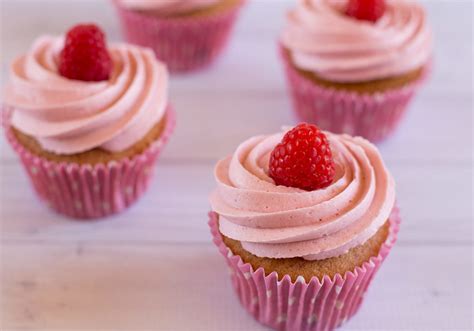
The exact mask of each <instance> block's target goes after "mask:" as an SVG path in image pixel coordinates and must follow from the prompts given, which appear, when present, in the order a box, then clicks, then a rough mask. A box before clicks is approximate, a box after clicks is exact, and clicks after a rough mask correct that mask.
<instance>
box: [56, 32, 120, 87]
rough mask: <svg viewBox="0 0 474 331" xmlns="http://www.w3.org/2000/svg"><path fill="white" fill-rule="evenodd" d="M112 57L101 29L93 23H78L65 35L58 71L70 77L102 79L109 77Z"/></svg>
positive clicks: (88, 79)
mask: <svg viewBox="0 0 474 331" xmlns="http://www.w3.org/2000/svg"><path fill="white" fill-rule="evenodd" d="M111 71H112V59H111V57H110V54H109V52H108V51H107V46H106V41H105V36H104V33H103V32H102V30H101V29H100V28H99V27H97V26H96V25H93V24H80V25H76V26H75V27H73V28H72V29H70V30H69V31H68V33H67V35H66V40H65V42H64V48H63V49H62V51H61V53H60V54H59V73H60V74H61V75H62V76H64V77H67V78H70V79H77V80H83V81H88V82H89V81H90V82H93V81H96V82H97V81H102V80H107V79H109V76H110V72H111Z"/></svg>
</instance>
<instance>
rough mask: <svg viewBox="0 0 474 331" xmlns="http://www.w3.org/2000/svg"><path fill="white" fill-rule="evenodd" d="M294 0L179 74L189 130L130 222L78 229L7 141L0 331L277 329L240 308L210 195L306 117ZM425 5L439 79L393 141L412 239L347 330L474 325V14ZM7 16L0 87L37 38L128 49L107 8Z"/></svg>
mask: <svg viewBox="0 0 474 331" xmlns="http://www.w3.org/2000/svg"><path fill="white" fill-rule="evenodd" d="M291 3H292V1H291V0H281V1H280V0H253V1H252V0H251V1H250V2H249V4H248V6H247V8H246V9H245V10H244V12H243V13H242V17H241V19H240V20H239V22H238V26H237V28H236V31H235V32H236V33H235V35H234V38H233V39H232V42H231V44H230V47H229V49H228V50H227V51H226V52H225V54H223V57H222V58H221V59H220V60H219V61H218V62H217V63H216V65H215V66H213V67H212V68H210V69H209V70H206V71H202V72H198V73H195V74H189V75H182V76H173V77H172V81H171V91H170V92H171V97H170V98H171V101H172V103H173V104H174V106H175V109H176V111H177V115H178V126H177V130H176V132H175V134H174V136H173V137H172V140H171V142H170V144H169V146H168V147H167V149H166V151H165V153H164V154H163V157H162V159H161V160H160V163H159V164H158V166H157V176H156V178H155V180H154V183H153V185H152V187H151V189H150V191H149V192H148V194H146V195H145V196H144V197H143V199H142V200H140V201H139V202H138V203H137V204H136V205H134V206H133V207H132V208H131V209H130V210H128V211H127V212H125V213H123V214H121V215H118V216H116V217H112V218H110V219H106V220H103V221H99V222H77V221H71V220H69V219H66V218H64V217H62V216H59V215H56V214H54V213H52V212H51V211H49V210H48V209H47V208H46V207H45V206H43V205H42V204H41V203H40V202H39V201H38V200H37V199H36V198H35V196H34V195H33V192H32V191H31V189H30V187H29V185H28V182H27V178H26V177H25V176H24V174H23V170H22V169H21V166H20V164H19V162H18V160H17V159H16V157H15V155H14V154H13V152H12V151H11V149H10V148H9V147H8V146H7V143H6V142H5V139H4V138H3V137H1V138H0V226H1V231H0V240H1V253H0V258H1V261H0V267H1V271H0V276H1V293H2V294H1V303H0V329H1V330H7V331H13V330H190V329H193V330H236V331H237V330H264V328H262V327H261V326H260V325H258V324H257V323H256V322H254V321H253V319H252V318H250V317H249V316H248V315H247V314H246V313H245V312H244V311H243V310H242V309H241V308H240V307H239V304H238V302H237V299H236V297H235V296H234V294H233V293H232V289H231V285H230V281H229V279H228V277H227V274H226V268H225V265H224V262H223V260H222V258H221V257H220V256H219V254H218V252H217V250H216V249H215V248H214V247H213V245H212V243H211V242H210V234H209V231H208V229H207V224H206V222H207V216H206V213H207V211H208V208H209V203H208V199H207V197H208V194H209V192H210V191H211V190H212V188H213V186H214V181H213V178H212V169H213V166H214V163H215V161H216V160H217V159H218V158H221V157H223V156H225V155H226V154H229V153H230V152H231V151H232V150H233V149H234V148H235V147H236V145H237V144H238V143H239V142H241V141H242V140H243V139H245V138H247V137H249V136H251V135H254V134H261V133H270V132H273V131H276V130H279V128H280V127H281V126H282V125H287V124H292V123H295V119H294V118H293V116H292V115H291V112H290V103H289V100H288V96H287V94H286V87H285V82H284V77H283V71H282V68H281V65H280V63H279V58H278V53H277V48H276V40H277V38H278V34H279V31H280V28H281V26H282V24H283V19H284V12H285V9H286V8H288V7H290V6H291ZM424 3H425V4H426V7H427V10H428V13H429V15H430V19H431V21H432V23H433V26H434V30H435V35H436V52H435V59H434V64H435V66H434V71H433V74H432V79H431V80H430V81H429V82H428V84H427V85H426V86H425V87H424V88H423V90H422V91H421V93H420V94H419V95H418V97H417V98H416V100H415V102H414V103H413V105H412V107H411V110H410V111H409V112H408V114H407V117H406V118H405V120H404V122H403V123H402V125H401V127H400V130H399V131H398V132H397V134H396V135H395V136H393V137H392V139H390V140H388V141H387V142H385V143H383V144H382V145H380V150H381V152H382V154H383V156H384V159H385V160H386V163H387V166H388V167H389V168H390V170H391V171H392V173H393V174H394V176H395V179H396V182H397V193H398V202H399V205H400V207H401V211H402V219H403V224H402V228H401V232H400V236H399V242H398V244H397V247H395V249H394V250H393V251H392V253H391V256H390V257H389V258H388V260H387V261H386V263H385V265H384V267H383V268H382V269H381V271H380V274H379V275H378V276H377V278H376V279H375V281H374V284H373V286H372V287H371V289H370V292H369V294H368V298H367V300H366V302H365V303H364V305H363V306H362V309H361V311H360V312H359V313H358V314H357V315H356V317H355V318H354V319H353V320H351V321H350V322H349V323H348V324H347V325H345V326H344V327H343V328H342V330H471V329H472V328H473V324H472V323H473V321H472V316H473V310H472V309H473V306H472V293H473V284H472V279H473V271H472V263H473V260H472V259H473V255H472V249H473V233H472V230H473V225H472V224H473V215H472V202H473V195H472V185H473V183H472V178H473V170H474V169H473V165H472V155H473V143H472V139H473V136H472V134H473V125H472V123H473V122H472V121H473V115H472V106H473V100H472V57H473V54H472V38H473V34H472V9H473V5H472V2H471V1H470V0H456V1H447V0H427V1H424ZM0 6H1V8H0V9H1V10H0V12H1V24H0V27H1V29H2V34H1V42H0V45H1V49H2V51H1V83H2V84H3V83H4V82H5V80H6V79H7V76H6V72H7V68H8V63H9V62H10V61H11V60H12V59H13V57H14V56H15V55H18V54H19V53H21V52H23V51H24V50H26V49H27V47H28V46H29V44H30V43H31V42H32V40H33V39H34V38H35V37H36V36H37V35H38V33H39V32H40V33H51V34H58V33H61V32H63V31H64V30H65V29H66V28H68V27H69V26H70V25H72V24H74V23H75V22H80V21H84V19H86V20H87V21H97V22H100V23H101V25H102V26H103V27H104V28H105V30H106V31H107V33H108V36H109V39H110V40H119V33H118V29H117V21H116V18H115V15H114V12H113V10H112V8H111V6H110V5H109V4H108V2H107V1H101V0H88V1H80V0H74V1H65V0H45V1H41V2H40V1H37V0H0ZM19 13H21V15H20V14H19ZM446 13H449V15H447V14H446ZM262 17H265V18H266V19H262ZM270 18H271V19H270Z"/></svg>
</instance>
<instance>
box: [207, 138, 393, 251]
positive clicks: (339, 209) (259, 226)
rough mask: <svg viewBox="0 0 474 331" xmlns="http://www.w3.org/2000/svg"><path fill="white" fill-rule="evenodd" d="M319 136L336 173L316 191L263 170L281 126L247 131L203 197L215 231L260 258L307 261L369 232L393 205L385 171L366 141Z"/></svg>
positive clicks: (344, 246) (352, 244)
mask: <svg viewBox="0 0 474 331" xmlns="http://www.w3.org/2000/svg"><path fill="white" fill-rule="evenodd" d="M327 136H328V138H329V141H330V143H331V149H332V152H333V154H334V158H335V162H336V177H335V179H334V181H333V183H332V184H331V185H330V186H328V187H327V188H325V189H321V190H316V191H311V192H307V191H303V190H300V189H297V188H292V187H285V186H277V185H275V183H274V181H273V180H272V179H271V178H270V177H269V176H268V175H267V172H268V159H269V155H270V153H271V151H272V150H273V148H274V146H275V145H276V144H277V143H278V142H279V141H280V140H281V138H282V137H283V133H279V134H275V135H270V136H257V137H253V138H250V139H249V140H247V141H245V142H244V143H242V144H241V145H240V146H239V147H238V148H237V150H236V152H235V153H234V154H233V156H231V157H228V158H225V159H223V160H221V161H219V162H218V164H217V166H216V168H215V177H216V181H217V189H216V190H215V191H214V192H213V193H212V194H211V198H210V201H211V206H212V209H213V210H214V211H215V212H217V213H218V214H219V227H220V231H221V232H222V234H224V235H225V236H227V237H229V238H232V239H235V240H239V241H241V242H242V246H243V248H244V249H246V250H247V251H249V252H250V253H252V254H255V255H257V256H260V257H269V258H291V257H303V258H305V259H308V260H316V259H325V258H329V257H333V256H339V255H341V254H344V253H346V252H347V251H348V250H349V249H351V248H353V247H355V246H357V245H361V244H363V243H364V242H365V241H366V240H368V239H369V238H370V237H371V236H373V235H374V234H375V233H376V232H377V230H378V229H379V228H380V227H381V226H382V225H383V224H384V223H385V222H386V221H387V219H388V217H389V215H390V213H391V211H392V209H393V207H394V204H395V184H394V181H393V178H392V177H391V175H390V174H389V172H388V171H387V169H386V167H385V165H384V163H383V161H382V158H381V156H380V154H379V152H378V151H377V149H376V147H375V146H374V145H372V144H371V143H369V142H368V141H367V140H365V139H363V138H359V137H357V138H353V137H350V136H347V135H335V134H331V133H327Z"/></svg>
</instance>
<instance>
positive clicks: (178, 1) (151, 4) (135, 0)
mask: <svg viewBox="0 0 474 331" xmlns="http://www.w3.org/2000/svg"><path fill="white" fill-rule="evenodd" d="M119 1H120V2H121V3H122V5H123V6H124V7H126V8H129V9H133V10H137V11H144V12H153V13H158V14H162V15H172V14H182V13H186V12H190V11H193V10H196V9H203V8H206V7H210V6H212V5H215V4H216V3H218V2H219V1H222V0H119Z"/></svg>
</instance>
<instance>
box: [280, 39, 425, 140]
mask: <svg viewBox="0 0 474 331" xmlns="http://www.w3.org/2000/svg"><path fill="white" fill-rule="evenodd" d="M280 53H281V55H282V58H283V62H284V66H285V72H286V76H287V82H288V86H289V89H290V95H291V99H292V102H293V110H294V112H295V113H296V116H297V117H298V119H299V120H301V121H305V122H310V123H315V124H317V125H318V126H319V127H320V128H322V129H324V130H328V131H331V132H334V133H347V134H349V135H352V136H362V137H365V138H366V139H368V140H371V141H373V142H379V141H382V140H384V139H386V138H387V137H388V136H390V135H391V134H392V133H393V132H394V131H395V129H396V128H397V126H398V124H399V123H400V120H401V119H402V118H403V116H404V114H405V112H406V110H407V106H408V104H409V103H410V101H411V99H412V98H413V96H414V95H415V93H416V91H417V90H418V88H419V86H420V85H421V83H422V82H423V81H424V79H425V78H426V76H427V74H428V72H429V66H428V67H427V70H425V73H424V74H423V76H422V77H421V78H420V79H418V81H416V82H413V83H410V84H407V85H406V86H404V87H402V88H399V89H393V90H390V91H386V92H383V93H374V94H358V93H355V92H348V91H342V90H336V89H333V88H326V87H323V86H321V85H317V84H315V83H314V82H312V81H311V80H309V79H308V78H306V77H304V76H303V75H301V74H300V73H299V72H298V71H297V70H296V69H295V68H294V66H293V65H292V64H291V63H290V59H289V57H288V55H287V54H285V52H284V50H283V47H281V46H280Z"/></svg>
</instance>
